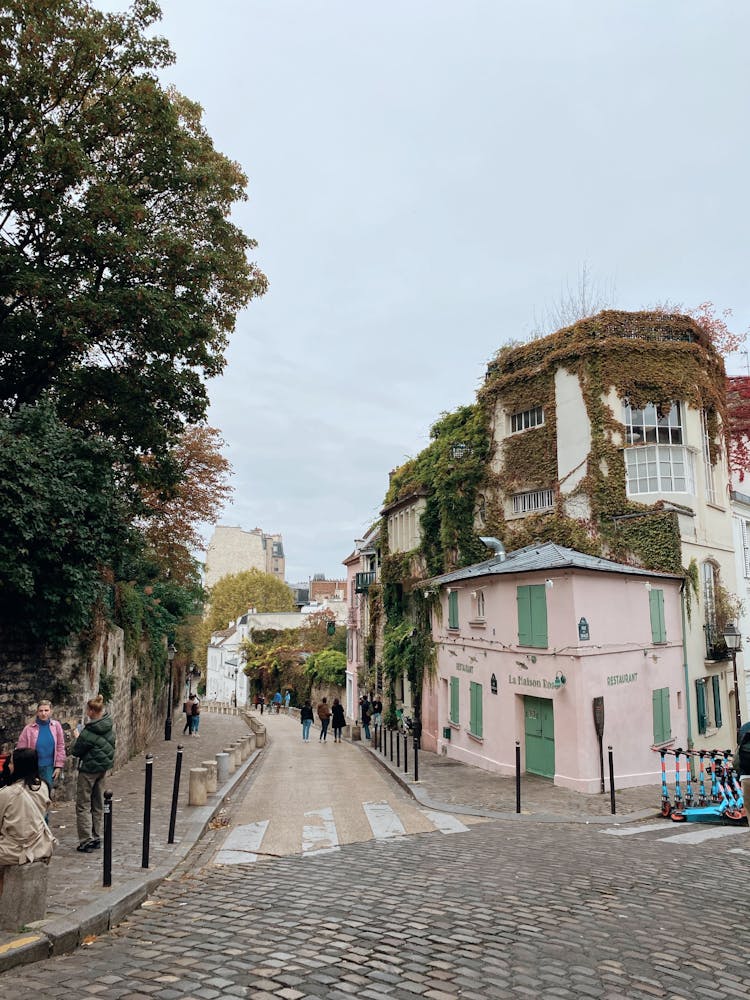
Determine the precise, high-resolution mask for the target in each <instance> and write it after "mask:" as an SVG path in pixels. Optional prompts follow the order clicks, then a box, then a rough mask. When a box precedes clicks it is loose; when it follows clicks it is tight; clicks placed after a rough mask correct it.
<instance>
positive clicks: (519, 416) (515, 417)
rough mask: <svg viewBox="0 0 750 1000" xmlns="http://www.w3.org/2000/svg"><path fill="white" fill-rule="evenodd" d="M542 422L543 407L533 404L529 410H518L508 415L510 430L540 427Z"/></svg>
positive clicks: (516, 431)
mask: <svg viewBox="0 0 750 1000" xmlns="http://www.w3.org/2000/svg"><path fill="white" fill-rule="evenodd" d="M543 423H544V407H542V406H535V407H533V408H532V409H530V410H520V411H519V412H518V413H511V415H510V432H511V434H516V433H518V431H527V430H529V428H530V427H541V426H542V424H543Z"/></svg>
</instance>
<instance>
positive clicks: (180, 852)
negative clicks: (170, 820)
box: [0, 750, 261, 972]
mask: <svg viewBox="0 0 750 1000" xmlns="http://www.w3.org/2000/svg"><path fill="white" fill-rule="evenodd" d="M260 753H261V751H260V750H254V751H253V752H252V753H251V754H250V756H249V757H248V758H247V760H246V761H244V762H243V763H242V764H241V766H240V767H238V768H237V770H236V771H235V772H234V774H232V775H230V777H229V780H228V781H226V782H225V783H224V784H223V785H222V786H221V788H219V789H217V791H216V792H215V793H214V794H213V795H212V796H211V800H212V801H209V803H208V804H207V805H205V806H189V807H187V808H188V809H189V810H190V811H189V813H188V814H187V817H186V820H187V822H185V824H184V826H183V828H182V831H181V836H180V837H179V838H178V839H177V841H176V844H175V850H174V852H173V854H172V857H171V858H170V861H169V863H168V864H164V865H160V866H159V867H158V868H149V869H146V870H145V871H144V872H143V875H142V876H138V877H136V878H132V879H129V880H128V881H127V882H124V883H122V885H118V886H116V887H115V888H112V889H102V895H101V898H100V899H98V900H96V901H95V902H93V903H89V904H88V905H87V906H82V907H81V908H80V909H79V910H76V912H75V913H73V914H70V915H69V916H67V915H66V916H64V917H53V918H52V919H51V920H37V921H36V922H35V923H34V924H32V925H30V931H29V933H28V934H21V935H20V936H19V937H18V938H16V939H15V940H13V941H8V942H7V943H5V944H3V945H0V972H6V971H7V970H8V969H12V968H14V967H15V966H18V965H30V964H31V963H33V962H39V961H41V960H43V959H45V958H49V957H51V956H52V955H64V954H66V953H67V952H71V951H74V950H75V949H76V948H77V947H78V946H79V945H80V944H81V942H82V941H83V940H84V939H85V938H86V937H88V936H89V935H94V934H104V933H105V932H106V931H108V930H110V929H111V928H112V927H114V926H115V925H116V924H118V923H119V922H120V921H121V920H123V919H124V918H125V917H126V916H127V915H128V914H129V913H132V912H133V910H136V909H137V908H138V907H139V906H140V905H141V903H143V902H144V901H145V900H146V899H147V898H148V896H149V895H150V894H151V893H152V892H153V891H154V890H155V889H156V888H157V886H158V885H159V884H160V883H161V882H163V881H164V879H165V878H167V876H169V875H170V874H171V873H172V872H173V871H174V869H175V868H176V867H177V866H178V865H179V864H180V863H181V862H182V861H183V860H184V859H185V857H186V856H187V855H188V853H189V852H190V851H191V850H192V849H193V847H194V846H195V845H196V844H197V843H198V841H199V840H200V839H201V837H202V836H203V834H204V833H205V832H206V829H207V827H208V824H209V823H210V822H211V820H212V819H213V818H214V816H215V815H216V814H217V813H218V812H219V810H220V809H221V807H222V805H223V804H224V800H225V799H226V798H227V796H228V795H229V794H230V792H232V791H233V790H234V788H235V787H236V786H237V785H238V784H239V782H240V781H241V780H242V779H243V778H244V777H245V775H246V774H247V772H248V771H249V770H250V768H251V767H252V766H253V764H254V763H255V761H256V760H257V759H258V757H259V756H260ZM178 828H179V824H178Z"/></svg>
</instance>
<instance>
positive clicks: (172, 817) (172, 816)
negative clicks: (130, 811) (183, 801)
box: [167, 743, 182, 844]
mask: <svg viewBox="0 0 750 1000" xmlns="http://www.w3.org/2000/svg"><path fill="white" fill-rule="evenodd" d="M181 771H182V743H178V744H177V757H176V759H175V764H174V784H173V785H172V808H171V810H170V813H169V833H168V835H167V843H168V844H174V828H175V824H176V822H177V800H178V798H179V795H180V773H181Z"/></svg>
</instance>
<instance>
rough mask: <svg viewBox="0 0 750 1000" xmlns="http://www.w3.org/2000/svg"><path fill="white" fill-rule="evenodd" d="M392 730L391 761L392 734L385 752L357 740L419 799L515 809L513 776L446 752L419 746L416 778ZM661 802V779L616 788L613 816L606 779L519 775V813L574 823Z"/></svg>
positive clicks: (640, 813)
mask: <svg viewBox="0 0 750 1000" xmlns="http://www.w3.org/2000/svg"><path fill="white" fill-rule="evenodd" d="M395 736H396V734H395V733H394V749H393V763H391V760H390V739H389V740H388V747H387V749H388V756H387V757H384V756H383V754H382V753H380V752H379V751H377V750H375V748H374V747H372V746H371V745H370V744H369V743H365V742H363V743H362V744H361V746H362V748H363V750H365V751H366V752H367V753H370V754H372V755H373V756H374V757H376V758H377V759H378V761H379V762H380V764H381V765H382V766H383V767H385V768H386V769H387V770H388V771H390V772H391V774H392V775H393V777H394V778H395V779H396V780H398V781H399V782H400V783H401V784H402V785H403V786H404V787H405V788H407V789H408V790H409V791H410V792H411V794H412V795H413V796H414V797H415V799H417V801H418V802H420V803H421V804H422V805H424V806H427V807H429V808H431V809H444V810H446V811H449V812H454V813H460V812H462V813H464V814H466V815H470V816H488V817H490V818H507V817H509V816H514V817H515V816H516V815H517V814H516V779H515V777H504V776H502V775H499V774H494V773H492V772H490V771H485V770H483V769H482V768H480V767H474V766H472V765H470V764H464V763H462V762H461V761H457V760H453V759H452V758H450V757H443V756H440V755H438V754H435V753H431V752H428V751H426V750H420V752H419V781H418V782H415V781H414V751H413V749H412V741H411V740H409V749H408V763H409V773H408V774H405V773H404V758H403V738H401V747H400V750H401V767H400V768H398V769H397V767H396V746H395ZM660 803H661V786H660V785H646V786H641V787H638V788H625V789H622V790H621V791H617V790H616V794H615V809H616V814H615V815H614V816H613V815H612V812H611V800H610V795H609V781H607V791H606V793H605V794H604V795H601V794H596V795H582V794H581V793H580V792H573V791H570V790H569V789H567V788H559V787H558V786H556V785H553V783H552V781H550V780H549V779H547V778H539V777H537V776H536V775H533V774H522V775H521V818H522V817H523V816H533V817H534V819H537V820H539V819H549V820H550V821H554V822H560V821H561V820H563V821H567V822H575V823H612V822H628V821H629V820H636V819H644V818H645V817H648V816H655V815H657V813H658V812H659V806H660Z"/></svg>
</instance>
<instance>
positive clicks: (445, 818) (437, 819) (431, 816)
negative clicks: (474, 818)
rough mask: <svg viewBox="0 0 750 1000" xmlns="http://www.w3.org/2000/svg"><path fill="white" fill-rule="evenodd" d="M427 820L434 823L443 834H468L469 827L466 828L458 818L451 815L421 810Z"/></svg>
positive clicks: (431, 810)
mask: <svg viewBox="0 0 750 1000" xmlns="http://www.w3.org/2000/svg"><path fill="white" fill-rule="evenodd" d="M420 812H422V814H423V815H425V816H426V817H427V819H428V820H429V821H430V822H431V823H434V824H435V826H436V827H437V829H438V830H439V831H440V832H441V833H468V830H469V828H468V826H464V824H463V823H462V822H461V820H460V819H459V818H458V817H457V816H452V815H451V814H450V813H441V812H435V810H434V809H422V810H420Z"/></svg>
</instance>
